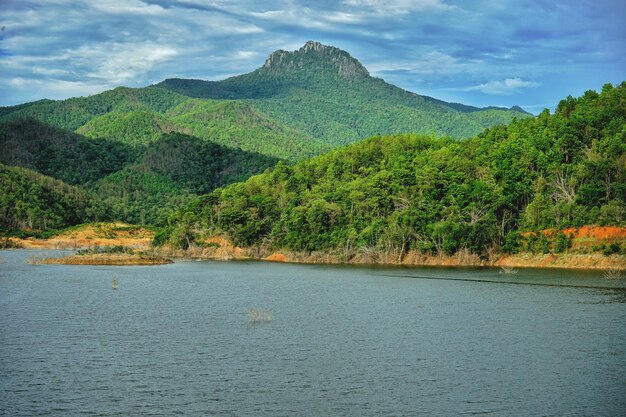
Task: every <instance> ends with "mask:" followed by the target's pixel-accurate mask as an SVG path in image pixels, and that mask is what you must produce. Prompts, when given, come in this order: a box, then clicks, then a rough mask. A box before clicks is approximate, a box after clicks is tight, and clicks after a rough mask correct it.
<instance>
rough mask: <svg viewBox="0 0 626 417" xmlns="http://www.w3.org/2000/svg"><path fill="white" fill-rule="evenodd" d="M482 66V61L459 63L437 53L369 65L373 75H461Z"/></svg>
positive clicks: (475, 70) (450, 57)
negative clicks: (404, 73) (400, 73)
mask: <svg viewBox="0 0 626 417" xmlns="http://www.w3.org/2000/svg"><path fill="white" fill-rule="evenodd" d="M482 65H483V62H482V61H479V60H470V61H460V60H458V59H457V58H455V57H453V56H451V55H448V54H445V53H443V52H439V51H430V52H426V53H424V54H423V55H422V56H421V57H420V58H418V59H413V60H411V59H408V60H402V61H387V60H385V61H383V62H380V63H374V64H372V65H369V66H368V67H369V69H370V71H371V72H372V73H373V74H384V73H387V72H407V73H411V74H429V75H430V74H439V75H450V74H461V73H466V74H467V73H475V72H477V71H478V70H479V68H480V67H481V66H482Z"/></svg>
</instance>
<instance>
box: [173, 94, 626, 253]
mask: <svg viewBox="0 0 626 417" xmlns="http://www.w3.org/2000/svg"><path fill="white" fill-rule="evenodd" d="M625 222H626V83H622V84H621V85H619V86H617V87H613V86H611V85H606V86H605V87H604V88H603V90H602V92H601V93H600V94H598V93H596V92H593V91H589V92H587V93H585V95H584V96H582V97H580V98H578V99H575V98H572V97H568V98H567V99H566V100H563V101H562V102H561V103H560V104H559V106H558V108H557V110H556V112H555V114H550V113H549V112H548V111H547V110H546V111H544V112H543V113H542V114H541V115H539V117H537V118H527V119H521V120H516V121H514V122H512V123H511V124H510V125H508V126H498V127H495V128H492V129H489V130H486V131H485V132H483V133H482V134H481V135H479V136H478V137H475V138H472V139H467V140H462V141H454V140H451V139H445V138H442V139H436V138H434V137H431V136H419V135H396V136H388V137H380V136H376V137H373V138H371V139H369V140H366V141H364V142H362V143H358V144H355V145H352V146H349V147H345V148H342V149H338V150H335V151H333V152H330V153H328V154H326V155H323V156H320V157H317V158H314V159H311V160H307V161H303V162H300V163H298V164H296V165H295V166H287V165H285V164H282V163H279V164H278V165H277V166H276V167H275V168H274V169H273V170H272V171H271V172H267V173H265V174H263V175H259V176H256V177H252V178H250V179H249V180H248V181H246V182H244V183H237V184H233V185H231V186H228V187H226V188H224V189H218V190H216V191H214V192H212V193H209V194H207V195H205V196H203V197H201V198H199V199H197V200H195V201H193V202H192V203H190V204H189V205H188V206H187V207H184V208H182V209H180V210H179V211H177V212H176V213H175V215H173V216H172V217H171V219H170V228H169V229H168V231H167V234H166V235H167V236H169V241H170V242H171V243H173V244H174V245H183V246H184V245H185V242H188V241H192V240H193V239H198V238H202V237H203V236H205V235H209V234H215V233H225V234H227V235H228V236H229V237H230V238H232V239H233V240H234V241H235V242H236V243H237V244H239V245H256V244H258V245H267V246H270V247H274V248H289V249H293V250H303V251H314V250H333V249H339V248H346V247H351V248H367V247H377V248H382V249H384V250H388V251H395V252H404V251H406V250H408V249H409V248H415V249H419V250H422V251H426V252H431V253H448V254H451V253H454V252H456V251H459V250H461V249H469V250H471V251H473V252H474V253H477V254H481V255H485V254H486V253H487V252H488V251H493V250H498V249H499V250H502V251H508V252H515V251H517V250H519V249H520V245H526V246H525V247H524V249H529V250H538V251H543V250H548V249H549V248H550V245H546V243H545V242H544V240H545V239H543V238H541V237H540V238H537V239H534V240H533V239H531V238H527V239H522V238H521V237H522V234H521V232H523V231H537V230H540V229H545V228H558V229H562V228H564V227H568V226H582V225H585V224H599V225H623V224H624V223H625ZM167 236H161V239H162V240H164V239H165V238H166V237H167ZM527 236H531V237H532V236H543V235H542V234H536V235H533V234H530V235H527ZM181 237H184V240H181ZM559 239H561V240H562V242H560V243H559V246H558V247H559V248H566V247H567V244H568V243H567V240H566V239H563V238H562V237H559Z"/></svg>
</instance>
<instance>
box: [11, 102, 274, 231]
mask: <svg viewBox="0 0 626 417" xmlns="http://www.w3.org/2000/svg"><path fill="white" fill-rule="evenodd" d="M128 114H134V113H128ZM94 120H96V119H94ZM146 132H147V131H146ZM127 142H130V144H128V143H125V142H123V141H115V140H107V139H99V138H87V137H84V136H82V135H79V134H76V133H72V132H69V131H66V130H63V129H60V128H56V127H52V126H49V125H46V124H44V123H41V122H39V121H36V120H33V119H13V120H10V121H8V122H5V123H3V124H0V162H2V163H5V164H8V165H16V166H22V167H25V168H29V169H33V170H36V171H37V172H39V173H42V174H44V175H49V176H51V177H54V178H56V179H59V180H61V181H64V182H66V183H68V184H71V185H77V186H81V187H82V188H83V189H85V190H89V191H95V192H97V194H98V196H99V197H100V198H101V199H102V200H103V201H104V202H106V205H107V206H108V207H112V208H113V216H115V217H116V218H117V219H119V220H124V221H131V222H135V223H138V224H151V225H158V224H162V223H163V222H164V221H165V218H166V215H167V213H168V212H169V210H171V209H173V208H174V207H176V206H178V205H180V204H181V203H183V202H187V201H189V198H190V197H191V196H192V195H194V194H202V193H206V192H209V191H211V190H213V189H214V188H216V187H219V186H222V185H225V184H229V183H232V182H235V181H242V180H244V179H246V178H248V177H250V176H251V175H254V174H258V173H261V172H263V171H264V170H265V169H267V168H269V167H272V166H274V165H275V164H276V162H277V161H278V159H277V158H272V157H269V156H265V155H261V154H255V153H252V152H245V151H242V150H239V149H237V148H229V147H225V146H222V145H218V144H216V143H213V142H210V141H207V140H202V139H199V138H195V137H192V136H188V135H183V134H178V133H171V134H163V133H160V136H158V138H156V137H155V138H150V140H149V141H146V143H143V142H141V141H139V142H133V141H130V140H129V141H127Z"/></svg>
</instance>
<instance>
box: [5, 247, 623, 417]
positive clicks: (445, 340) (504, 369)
mask: <svg viewBox="0 0 626 417" xmlns="http://www.w3.org/2000/svg"><path fill="white" fill-rule="evenodd" d="M31 254H32V252H27V251H0V257H2V258H3V259H4V260H5V261H6V262H5V263H3V264H0V414H1V415H6V416H43V415H58V416H73V415H99V416H114V415H115V416H130V415H133V416H138V415H155V416H156V415H162V416H172V415H177V414H186V415H219V416H416V415H426V416H456V415H474V414H476V415H489V416H511V415H515V416H544V415H555V416H570V415H572V416H574V415H575V416H619V415H624V414H625V411H626V282H625V281H624V280H607V279H605V278H603V276H602V273H600V272H572V271H563V270H560V271H556V270H521V271H520V272H519V273H518V274H517V275H501V274H499V273H498V270H496V269H450V268H368V267H353V266H350V267H337V266H311V265H288V264H273V263H260V262H179V263H175V264H172V265H163V266H150V267H104V266H102V267H93V266H63V265H41V266H34V265H29V264H27V263H25V260H26V259H27V258H28V257H29V256H31ZM113 277H117V278H118V281H119V288H118V289H117V290H113V289H112V287H111V282H112V279H113ZM503 281H509V282H503ZM254 308H259V309H266V310H270V311H271V313H272V320H271V321H270V322H262V323H254V322H250V319H249V317H248V310H250V309H254Z"/></svg>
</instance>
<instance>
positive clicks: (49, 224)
mask: <svg viewBox="0 0 626 417" xmlns="http://www.w3.org/2000/svg"><path fill="white" fill-rule="evenodd" d="M108 216H109V213H108V210H107V209H106V206H105V205H104V204H102V202H99V201H97V200H96V199H95V198H93V197H92V196H91V195H90V194H89V193H87V192H85V191H84V190H81V189H79V188H77V187H73V186H70V185H67V184H65V183H63V182H62V181H58V180H55V179H53V178H50V177H46V176H44V175H41V174H38V173H36V172H33V171H31V170H28V169H25V168H19V167H8V166H6V165H3V164H0V234H5V233H7V232H11V231H13V230H18V229H31V230H32V229H40V230H49V229H59V228H63V227H67V226H71V225H75V224H79V223H83V222H86V221H100V220H104V219H107V218H108Z"/></svg>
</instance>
